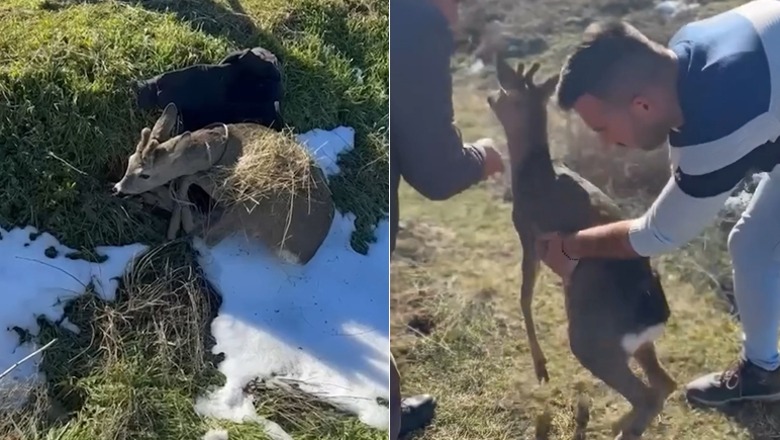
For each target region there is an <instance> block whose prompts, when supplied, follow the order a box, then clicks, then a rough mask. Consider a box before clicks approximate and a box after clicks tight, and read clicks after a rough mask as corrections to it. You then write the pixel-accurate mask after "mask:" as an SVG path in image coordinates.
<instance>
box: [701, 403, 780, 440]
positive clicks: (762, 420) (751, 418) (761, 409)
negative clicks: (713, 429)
mask: <svg viewBox="0 0 780 440" xmlns="http://www.w3.org/2000/svg"><path fill="white" fill-rule="evenodd" d="M689 405H691V408H695V409H697V410H699V411H710V412H717V413H720V414H722V415H724V416H726V417H728V418H729V419H730V420H732V421H733V422H734V423H736V424H737V425H739V426H740V427H742V428H744V429H745V430H747V432H748V433H749V434H750V438H751V439H752V440H771V439H777V438H780V403H768V402H767V403H759V402H744V403H735V404H730V405H725V406H723V407H720V408H707V407H704V406H702V405H699V404H696V403H693V402H689Z"/></svg>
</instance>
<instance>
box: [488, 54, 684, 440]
mask: <svg viewBox="0 0 780 440" xmlns="http://www.w3.org/2000/svg"><path fill="white" fill-rule="evenodd" d="M538 69H539V64H538V63H534V64H533V66H532V67H531V68H530V69H529V70H528V71H527V72H526V73H524V72H523V65H522V64H520V65H519V66H518V68H517V70H516V71H515V70H513V69H512V68H511V67H510V66H509V65H508V64H507V63H506V62H505V61H504V60H503V59H501V58H499V59H498V60H497V63H496V70H497V75H498V81H499V84H500V85H501V89H502V90H501V91H500V92H499V94H498V96H497V97H490V98H488V103H489V104H490V107H491V109H492V111H493V112H494V114H495V115H496V117H497V118H498V119H499V121H500V122H501V125H502V126H503V127H504V131H505V133H506V138H507V148H508V150H509V157H510V163H511V173H512V176H511V178H512V199H513V211H512V220H513V222H514V227H515V229H516V230H517V233H518V235H519V238H520V242H521V246H522V250H523V260H522V285H521V288H520V303H521V309H522V313H523V318H524V320H525V326H526V332H527V334H528V341H529V345H530V351H531V356H532V358H533V363H534V369H535V372H536V376H537V379H538V380H539V381H540V382H541V381H542V380H547V381H549V377H548V374H547V368H546V360H545V357H544V354H543V353H542V349H541V347H540V346H539V342H538V340H537V336H536V331H535V328H534V321H533V316H532V311H531V302H532V297H533V290H534V284H535V281H536V276H537V272H538V270H539V256H538V253H537V250H536V249H535V239H536V236H537V234H540V233H544V232H555V231H561V232H575V231H577V230H580V229H584V228H587V227H590V226H594V225H597V224H603V223H607V222H612V221H616V220H619V219H621V218H622V214H621V212H620V209H619V208H618V207H617V205H616V204H615V203H614V202H613V201H612V200H611V199H610V198H609V197H608V196H607V195H606V194H604V193H603V192H601V191H600V190H599V189H598V188H596V187H595V186H594V185H593V184H591V183H590V182H588V181H587V180H585V179H583V178H582V177H580V176H579V175H578V174H576V173H575V172H573V171H571V170H569V169H568V168H567V167H566V166H565V165H563V164H561V163H554V162H553V161H552V160H551V156H550V150H549V144H548V137H547V102H548V101H549V99H550V97H551V96H552V93H553V92H554V90H555V86H556V83H557V80H558V75H554V76H552V77H550V78H548V79H547V80H545V81H544V82H543V83H542V84H541V85H537V84H535V83H534V82H533V76H534V73H535V72H536V71H537V70H538ZM564 296H565V308H566V315H567V318H568V321H569V328H568V336H569V344H570V347H571V350H572V353H573V354H574V356H575V357H576V358H577V359H578V360H579V362H580V363H581V364H582V366H583V367H585V368H586V369H587V370H589V371H590V372H591V373H592V374H593V375H594V376H596V377H597V378H599V379H600V380H602V381H603V382H604V383H606V384H607V385H608V386H609V387H611V388H612V389H614V390H616V391H617V392H619V393H620V394H621V395H623V396H624V397H625V398H626V399H627V400H628V401H629V402H630V404H631V406H632V409H631V411H629V412H628V413H626V414H625V415H624V416H623V417H621V419H620V420H619V421H618V423H617V424H616V425H615V433H616V434H617V438H618V439H623V440H627V439H637V438H640V437H641V435H642V433H643V432H644V431H645V430H646V429H647V427H648V425H649V424H650V423H652V421H653V419H654V418H655V417H656V416H657V415H658V414H659V413H660V412H661V410H662V409H663V406H664V403H665V401H666V399H667V398H668V396H669V395H670V394H671V393H672V392H673V391H674V389H675V388H676V383H675V381H674V380H673V379H672V378H671V377H670V376H669V375H668V374H667V373H666V371H665V370H664V368H663V367H662V366H661V365H660V363H659V361H658V359H657V357H656V353H655V345H654V340H655V339H657V338H658V337H659V336H660V335H661V334H662V331H663V328H664V326H665V323H666V321H667V320H668V319H669V317H670V311H669V306H668V304H667V301H666V296H665V293H664V290H663V287H662V286H661V282H660V280H659V277H658V275H657V273H656V272H655V271H654V269H653V268H652V267H651V265H650V261H649V259H648V258H636V259H630V260H607V259H583V260H581V261H580V262H579V263H578V265H577V268H576V269H575V271H574V273H573V274H572V276H571V279H570V282H569V284H568V285H566V286H564ZM632 356H633V357H634V358H635V359H636V360H637V362H638V363H639V364H640V366H641V367H642V369H643V370H644V371H645V373H646V374H647V376H648V382H649V386H646V385H645V384H644V383H643V382H642V381H641V380H640V379H639V378H638V377H636V376H635V375H634V374H633V373H632V371H631V369H630V368H629V364H628V362H629V358H630V357H632Z"/></svg>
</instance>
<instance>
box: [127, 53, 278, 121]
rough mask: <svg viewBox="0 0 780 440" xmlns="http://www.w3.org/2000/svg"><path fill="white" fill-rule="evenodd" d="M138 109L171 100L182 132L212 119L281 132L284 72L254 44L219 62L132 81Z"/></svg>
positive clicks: (159, 104)
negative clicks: (259, 125)
mask: <svg viewBox="0 0 780 440" xmlns="http://www.w3.org/2000/svg"><path fill="white" fill-rule="evenodd" d="M133 86H134V91H135V93H136V100H137V104H138V107H139V108H140V109H142V110H160V109H163V108H165V106H166V105H168V103H170V102H173V103H174V104H176V106H177V107H178V109H179V115H180V118H181V130H182V131H193V130H197V129H199V128H203V127H205V126H207V125H209V124H213V123H224V124H234V123H240V122H252V123H256V124H261V125H264V126H266V127H270V128H272V129H274V130H280V129H281V128H282V127H283V126H284V121H283V120H282V117H281V115H280V114H279V105H280V104H281V102H282V98H283V94H284V93H283V88H282V75H281V71H280V70H279V66H278V62H276V57H275V56H274V55H273V54H271V53H270V52H269V51H268V50H266V49H264V48H261V47H255V48H252V49H244V50H239V51H235V52H231V53H230V54H228V55H227V56H226V57H225V58H224V59H223V60H222V61H220V62H219V64H196V65H193V66H189V67H186V68H183V69H178V70H172V71H169V72H165V73H162V74H160V75H157V76H155V77H153V78H149V79H146V80H142V81H136V82H135V83H134V85H133Z"/></svg>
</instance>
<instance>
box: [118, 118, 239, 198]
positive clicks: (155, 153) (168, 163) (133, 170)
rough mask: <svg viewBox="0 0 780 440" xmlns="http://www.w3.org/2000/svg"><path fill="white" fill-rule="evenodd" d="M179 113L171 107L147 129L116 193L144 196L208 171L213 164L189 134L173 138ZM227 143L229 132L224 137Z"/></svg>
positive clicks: (144, 130)
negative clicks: (188, 176) (179, 180)
mask: <svg viewBox="0 0 780 440" xmlns="http://www.w3.org/2000/svg"><path fill="white" fill-rule="evenodd" d="M177 118H178V110H177V108H176V105H174V104H173V103H170V104H168V105H167V106H166V107H165V110H163V113H162V115H161V116H160V118H159V119H157V122H156V123H155V124H154V127H152V128H151V129H149V127H144V128H143V129H142V130H141V139H140V140H139V141H138V144H137V145H136V148H135V151H134V152H133V154H132V155H130V157H129V158H128V160H127V169H126V170H125V175H124V176H123V177H122V179H121V180H120V181H119V182H117V183H116V185H114V193H116V194H140V193H143V192H146V191H150V190H153V189H155V188H157V187H160V186H162V185H165V184H166V183H168V182H170V181H171V180H173V179H176V178H178V177H181V176H184V175H189V174H194V173H196V172H198V171H202V170H205V169H208V167H209V166H210V165H211V164H210V163H209V162H208V158H207V157H205V156H204V154H203V153H205V150H203V151H201V150H202V149H198V148H197V146H198V145H196V144H197V142H195V141H194V139H193V134H192V133H190V132H189V131H187V132H184V133H182V134H179V135H177V136H173V137H172V135H173V131H174V128H175V126H176V121H177ZM223 137H224V138H225V141H226V140H227V130H225V135H224V136H223Z"/></svg>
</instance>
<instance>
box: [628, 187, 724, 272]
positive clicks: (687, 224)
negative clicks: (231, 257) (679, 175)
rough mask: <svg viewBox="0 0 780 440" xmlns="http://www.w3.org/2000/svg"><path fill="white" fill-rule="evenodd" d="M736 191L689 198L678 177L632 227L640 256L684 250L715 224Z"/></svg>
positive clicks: (633, 238) (635, 249) (632, 234)
mask: <svg viewBox="0 0 780 440" xmlns="http://www.w3.org/2000/svg"><path fill="white" fill-rule="evenodd" d="M737 184H738V183H737ZM736 186H737V185H734V187H735V188H736ZM733 189H734V188H732V189H731V190H730V191H724V192H722V193H720V194H718V195H715V196H712V197H707V198H696V197H691V196H689V195H687V194H685V193H684V192H683V191H682V190H681V189H680V187H679V186H678V185H677V182H675V180H674V176H672V177H670V178H669V181H668V182H667V183H666V186H665V187H664V189H663V191H661V194H660V195H659V196H658V198H657V199H656V200H655V202H653V205H652V206H650V209H648V210H647V212H646V213H645V214H644V215H643V216H642V217H640V218H638V219H636V220H634V222H633V224H632V225H631V229H630V230H629V240H630V242H631V247H633V248H634V251H635V252H636V253H638V254H639V255H642V256H645V257H652V256H656V255H660V254H664V253H667V252H670V251H673V250H675V249H677V248H679V247H681V246H683V245H684V244H686V243H687V242H688V241H690V240H692V239H693V238H694V237H695V236H696V235H698V234H699V233H700V232H701V231H702V230H703V229H704V228H705V227H706V226H708V225H709V224H710V223H711V222H712V221H714V220H715V217H716V216H717V214H718V212H719V211H720V209H721V208H723V205H724V204H725V203H726V200H727V199H728V198H729V196H730V195H731V192H732V191H733Z"/></svg>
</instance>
